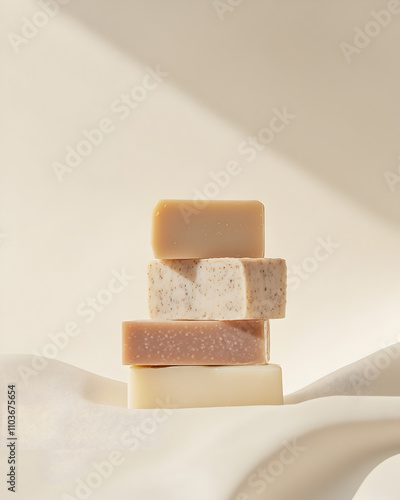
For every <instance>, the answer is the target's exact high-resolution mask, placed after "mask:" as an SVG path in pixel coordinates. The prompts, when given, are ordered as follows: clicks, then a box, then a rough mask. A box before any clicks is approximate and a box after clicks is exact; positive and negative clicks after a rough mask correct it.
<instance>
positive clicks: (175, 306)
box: [148, 258, 287, 320]
mask: <svg viewBox="0 0 400 500" xmlns="http://www.w3.org/2000/svg"><path fill="white" fill-rule="evenodd" d="M286 274H287V273H286V262H285V261H284V260H282V259H248V258H245V259H234V258H221V259H182V260H153V261H151V262H150V264H149V268H148V276H149V309H150V317H151V318H152V319H156V320H180V319H195V320H201V319H207V320H238V319H274V318H283V317H284V316H285V309H286V281H287V276H286Z"/></svg>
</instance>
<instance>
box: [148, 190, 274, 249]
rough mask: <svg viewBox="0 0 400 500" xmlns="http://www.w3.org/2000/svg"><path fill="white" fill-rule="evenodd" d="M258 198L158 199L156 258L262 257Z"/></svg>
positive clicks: (154, 237)
mask: <svg viewBox="0 0 400 500" xmlns="http://www.w3.org/2000/svg"><path fill="white" fill-rule="evenodd" d="M264 226H265V223H264V205H263V204H262V203H261V202H259V201H207V200H204V201H202V200H200V201H196V200H161V201H159V202H158V203H157V205H156V207H155V208H154V211H153V231H152V246H153V252H154V257H155V258H156V259H208V258H215V257H253V258H256V257H264Z"/></svg>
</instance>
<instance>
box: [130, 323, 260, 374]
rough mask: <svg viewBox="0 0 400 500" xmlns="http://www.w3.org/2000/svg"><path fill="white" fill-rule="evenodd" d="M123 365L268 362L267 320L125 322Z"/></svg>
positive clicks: (248, 363)
mask: <svg viewBox="0 0 400 500" xmlns="http://www.w3.org/2000/svg"><path fill="white" fill-rule="evenodd" d="M122 358H123V364H125V365H149V366H162V365H250V364H262V363H264V364H265V363H266V362H267V361H268V360H269V322H268V321H265V322H264V321H257V320H256V321H246V320H245V321H161V322H159V321H125V322H124V323H123V324H122Z"/></svg>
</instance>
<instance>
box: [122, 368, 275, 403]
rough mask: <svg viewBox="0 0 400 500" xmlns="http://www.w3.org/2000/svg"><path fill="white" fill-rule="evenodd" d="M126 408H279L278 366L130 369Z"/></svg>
mask: <svg viewBox="0 0 400 500" xmlns="http://www.w3.org/2000/svg"><path fill="white" fill-rule="evenodd" d="M129 371H130V375H129V384H128V407H129V408H137V409H139V408H157V407H164V408H165V407H168V408H202V407H209V406H251V405H280V404H282V403H283V395H282V370H281V367H280V366H278V365H273V364H270V365H257V366H171V367H164V368H149V367H147V368H144V367H136V366H132V367H130V369H129Z"/></svg>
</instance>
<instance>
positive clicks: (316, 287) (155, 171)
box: [0, 0, 400, 498]
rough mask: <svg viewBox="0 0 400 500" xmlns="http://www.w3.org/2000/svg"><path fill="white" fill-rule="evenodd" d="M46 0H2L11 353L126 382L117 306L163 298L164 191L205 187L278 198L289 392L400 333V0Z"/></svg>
mask: <svg viewBox="0 0 400 500" xmlns="http://www.w3.org/2000/svg"><path fill="white" fill-rule="evenodd" d="M43 3H46V2H43ZM43 3H42V4H40V2H36V1H34V0H19V1H18V2H15V1H11V0H6V1H4V2H2V6H1V9H2V15H1V18H2V22H1V37H2V47H1V60H2V67H3V79H2V92H1V94H0V99H1V109H2V118H1V136H2V141H3V145H2V152H1V160H2V161H1V184H0V191H1V207H0V208H1V219H0V233H1V239H0V256H1V260H0V261H1V263H0V266H1V291H0V294H1V295H0V301H1V308H2V309H1V314H0V325H1V338H0V342H1V351H2V352H9V353H18V352H24V353H32V352H33V351H36V352H38V353H39V354H42V353H43V351H45V353H46V352H47V354H49V353H52V352H53V353H54V355H56V358H57V359H59V360H61V361H65V362H67V363H71V364H73V365H76V366H79V367H81V368H84V369H86V370H89V371H93V372H95V373H98V374H101V375H104V376H107V377H111V378H116V379H119V380H126V378H127V373H126V369H125V368H123V367H122V366H121V354H120V351H121V345H120V323H121V321H122V320H126V319H139V318H145V317H147V314H148V313H147V282H146V265H147V263H148V261H149V260H150V259H151V258H152V253H151V247H150V222H151V211H152V208H153V206H154V205H155V203H156V201H157V200H158V199H159V198H192V197H193V196H194V195H196V194H198V192H199V191H200V192H202V193H204V191H205V192H206V193H208V194H209V195H210V194H211V197H215V198H217V199H259V200H261V201H262V202H263V203H265V205H266V208H267V230H266V237H267V256H274V257H283V258H286V259H287V262H288V267H289V270H290V271H291V279H290V280H289V295H288V315H287V319H285V320H280V321H279V320H278V321H274V322H273V323H272V347H271V349H272V361H273V362H277V363H281V364H282V367H283V370H284V377H285V379H284V381H285V392H286V393H288V392H291V391H293V390H295V389H298V388H300V387H302V386H304V385H305V384H307V383H310V382H311V381H313V380H315V379H317V378H319V377H321V376H323V375H325V374H327V373H329V372H331V371H333V370H335V369H337V368H339V367H341V366H344V365H346V364H348V363H350V362H351V361H354V360H356V359H359V358H361V357H363V356H366V355H367V354H369V353H371V352H374V351H375V350H378V349H380V348H381V347H383V346H385V345H387V344H389V343H392V342H395V341H399V340H400V337H399V336H400V318H399V303H400V288H399V285H398V284H399V281H400V260H399V255H400V252H399V249H400V234H399V222H400V182H398V181H400V177H399V178H398V177H396V176H398V175H400V172H399V170H400V142H399V137H400V121H399V111H400V94H399V90H398V89H399V88H400V85H399V84H400V66H399V64H398V60H399V46H400V45H399V42H400V30H399V27H400V13H398V14H395V13H394V12H395V11H396V9H397V11H398V12H400V7H399V6H398V5H397V4H395V3H391V2H387V1H378V0H374V1H369V0H359V1H358V0H357V1H355V0H353V1H351V2H349V1H345V0H340V1H335V2H331V1H328V0H324V1H320V0H319V1H317V0H314V1H310V0H301V1H298V0H285V1H282V2H278V1H272V0H268V1H267V0H266V1H261V0H259V1H257V0H243V1H242V2H238V1H236V2H234V1H233V0H231V6H230V5H229V3H228V1H226V2H225V6H228V7H226V11H223V12H222V11H220V12H219V15H218V12H217V10H218V8H217V4H216V3H215V2H214V3H213V1H212V0H204V1H184V0H169V1H168V2H165V1H162V0H151V1H144V0H141V1H139V0H133V1H128V0H125V1H124V0H117V1H107V0H85V1H79V0H71V1H70V2H66V1H65V0H64V3H66V5H60V4H61V2H59V4H57V5H58V7H57V8H56V7H54V6H53V7H52V9H53V10H48V12H49V13H50V14H51V16H50V17H49V16H48V15H47V16H46V15H43ZM50 3H51V2H50ZM234 4H235V6H233V5H234ZM47 5H48V4H47ZM219 5H221V4H219ZM396 5H397V7H396ZM47 9H51V7H47ZM382 9H385V11H386V12H388V11H389V9H391V10H392V13H391V14H390V15H388V14H385V13H382V12H381V11H382ZM372 10H374V11H375V12H376V13H379V12H380V14H373V13H371V11H372ZM38 12H42V14H40V13H38ZM374 16H375V17H379V19H380V22H381V23H384V24H386V26H384V27H381V26H380V25H378V24H377V23H378V21H376V20H375V21H374ZM46 19H47V21H46ZM371 21H372V24H371ZM373 23H375V24H373ZM35 24H36V25H41V27H39V28H37V27H36V26H35ZM358 29H359V30H361V31H362V32H363V33H365V31H367V32H369V33H371V36H370V37H367V38H366V37H365V35H364V36H363V35H360V34H359V31H358ZM374 30H375V31H374ZM357 33H358V38H357V39H356V41H355V42H354V40H353V39H354V36H356V35H357ZM372 34H373V36H372ZM28 36H29V38H28ZM18 37H24V38H18ZM343 42H345V43H347V44H352V45H353V46H354V47H355V49H353V53H352V54H351V55H350V56H349V55H348V56H347V60H346V57H345V54H344V53H343V51H347V53H348V52H349V50H350V49H349V46H346V48H344V46H343ZM355 43H357V44H358V46H359V47H357V45H355ZM341 44H342V46H341ZM361 45H365V47H363V48H360V47H361ZM349 59H350V60H349ZM149 68H151V69H150V70H149ZM157 68H158V73H157ZM154 73H156V75H154ZM147 75H149V76H147ZM130 92H133V100H132V98H131V106H132V108H129V107H126V105H125V107H124V106H123V104H122V100H123V99H124V94H128V95H129V93H130ZM277 110H278V111H277ZM285 110H286V116H287V117H286V118H285V119H284V121H283V122H281V123H283V125H284V126H283V127H282V130H280V131H279V132H275V133H270V132H268V131H266V130H264V131H263V132H261V135H262V138H264V140H266V142H268V141H269V143H268V144H265V145H264V144H262V145H261V146H259V147H260V150H259V151H257V152H256V153H254V151H255V150H254V149H252V151H253V153H251V152H250V151H249V149H248V148H249V146H248V144H246V143H247V142H248V141H249V139H248V138H249V137H252V136H256V135H257V134H258V132H259V131H260V130H261V129H263V128H265V127H267V128H270V122H271V119H272V118H273V117H274V116H276V115H279V112H280V113H285ZM285 121H286V123H285ZM273 123H276V122H273ZM100 124H101V126H102V128H103V130H104V131H106V132H104V131H103V132H102V137H100V136H99V135H98V134H97V135H96V133H94V135H93V136H92V140H93V141H95V140H96V141H97V142H98V144H96V145H94V146H91V147H90V149H91V151H90V153H89V154H87V152H88V151H87V149H85V147H86V148H87V144H86V145H85V144H83V145H82V144H81V145H80V146H79V143H80V141H82V140H83V139H84V133H82V131H83V130H86V131H90V130H92V129H93V128H98V127H99V125H100ZM99 137H100V138H99ZM250 140H251V139H250ZM69 146H70V147H72V148H73V149H76V148H77V147H78V149H79V148H81V149H80V151H81V152H82V151H83V152H84V153H82V154H87V156H86V157H83V158H82V159H81V161H80V163H79V165H77V166H71V165H72V163H70V166H68V165H67V164H66V161H65V160H66V158H65V157H66V152H67V150H66V148H68V147H69ZM246 148H247V149H246ZM70 160H71V158H70ZM78 161H79V160H78V159H77V158H76V157H75V162H76V163H78ZM231 161H235V162H237V164H238V165H239V166H238V171H239V173H238V175H236V176H230V177H229V178H228V179H227V178H226V175H225V176H223V177H224V180H225V184H226V186H224V187H218V186H217V187H215V186H216V184H215V181H213V179H212V178H213V176H214V177H215V176H218V172H220V171H222V170H226V167H227V165H228V163H229V162H231ZM55 162H59V163H62V164H64V165H66V166H67V167H68V169H66V171H65V172H64V173H60V166H59V165H58V167H57V168H58V170H57V171H58V175H57V174H56V171H55V168H56V167H55V166H54V165H55ZM67 170H68V171H67ZM388 172H390V174H388ZM221 176H222V174H219V177H220V178H222V177H221ZM210 182H214V186H210V184H209V183H210ZM321 240H322V241H331V242H333V243H332V245H331V247H330V249H329V251H328V252H325V253H324V252H323V251H320V250H319V249H318V246H319V245H320V241H321ZM314 254H315V255H317V256H318V258H319V260H316V259H315V258H314V257H313V255H314ZM294 266H300V271H298V270H297V271H295V269H296V268H295V267H294ZM123 269H125V272H126V273H127V274H128V275H129V277H132V279H126V281H125V285H123V286H122V287H121V292H120V293H118V294H113V295H112V296H111V298H110V294H108V293H107V292H104V289H105V288H107V287H108V284H109V281H110V279H111V278H112V277H113V273H118V272H121V271H122V270H123ZM297 269H298V268H297ZM296 272H297V275H299V272H300V273H301V277H296V278H295V277H294V276H295V273H296ZM98 294H100V295H99V297H98V300H102V301H103V302H107V301H110V302H109V303H108V304H104V305H103V306H101V308H102V310H100V306H99V305H97V306H93V305H89V303H88V302H87V300H88V297H92V296H95V297H96V296H97V295H98ZM95 307H97V309H98V310H95ZM88 309H89V310H90V311H92V312H90V311H88ZM71 323H72V325H71ZM74 324H75V327H74V326H73V325H74ZM66 325H67V326H66ZM66 328H67V329H68V328H69V329H70V333H71V332H72V333H71V335H75V336H74V337H71V336H70V337H68V338H67V337H66V335H65V334H62V333H61V334H59V335H57V333H60V332H62V331H65V329H66ZM49 336H50V337H51V338H50V337H49ZM66 338H67V340H65V339H66ZM54 339H57V341H58V342H59V347H54V346H55V345H56V344H57V341H56V340H54ZM49 343H50V347H48V344H49ZM46 346H47V347H46ZM365 498H367V497H365Z"/></svg>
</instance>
